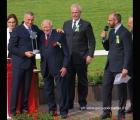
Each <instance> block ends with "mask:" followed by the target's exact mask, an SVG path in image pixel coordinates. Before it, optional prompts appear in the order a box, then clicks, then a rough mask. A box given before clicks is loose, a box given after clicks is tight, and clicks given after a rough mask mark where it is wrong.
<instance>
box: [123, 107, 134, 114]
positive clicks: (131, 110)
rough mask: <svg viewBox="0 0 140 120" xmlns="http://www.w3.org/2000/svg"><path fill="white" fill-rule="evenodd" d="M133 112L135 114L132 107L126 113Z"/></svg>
mask: <svg viewBox="0 0 140 120" xmlns="http://www.w3.org/2000/svg"><path fill="white" fill-rule="evenodd" d="M132 112H133V109H132V108H131V107H130V108H129V109H128V110H126V111H125V113H132Z"/></svg>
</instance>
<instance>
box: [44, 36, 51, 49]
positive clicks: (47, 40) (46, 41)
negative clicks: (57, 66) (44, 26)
mask: <svg viewBox="0 0 140 120" xmlns="http://www.w3.org/2000/svg"><path fill="white" fill-rule="evenodd" d="M49 39H50V35H49V34H47V39H45V46H46V47H48V42H49Z"/></svg>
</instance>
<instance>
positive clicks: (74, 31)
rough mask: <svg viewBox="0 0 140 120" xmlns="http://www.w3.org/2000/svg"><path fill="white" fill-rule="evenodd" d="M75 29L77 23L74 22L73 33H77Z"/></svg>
mask: <svg viewBox="0 0 140 120" xmlns="http://www.w3.org/2000/svg"><path fill="white" fill-rule="evenodd" d="M75 29H76V21H74V25H73V28H72V31H73V33H74V32H75Z"/></svg>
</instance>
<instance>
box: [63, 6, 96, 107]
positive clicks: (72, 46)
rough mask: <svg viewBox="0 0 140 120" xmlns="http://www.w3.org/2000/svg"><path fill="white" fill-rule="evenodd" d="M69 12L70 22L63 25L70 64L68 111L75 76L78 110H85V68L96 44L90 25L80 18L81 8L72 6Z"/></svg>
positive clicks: (86, 84) (72, 105)
mask: <svg viewBox="0 0 140 120" xmlns="http://www.w3.org/2000/svg"><path fill="white" fill-rule="evenodd" d="M70 10H71V16H72V20H68V21H66V22H65V23H64V25H63V32H64V33H65V34H66V39H67V44H68V47H69V51H70V62H69V65H68V82H69V84H68V85H69V86H68V93H69V94H68V95H69V109H73V107H74V97H75V78H76V74H77V76H78V99H79V100H78V103H79V105H80V108H79V109H80V110H85V109H86V105H87V101H86V97H87V94H88V79H87V67H88V65H89V64H90V63H91V61H92V58H93V56H94V50H95V43H96V42H95V37H94V34H93V29H92V26H91V23H90V22H88V21H85V20H83V19H81V18H80V16H81V13H82V10H81V6H80V5H78V4H73V5H72V6H71V8H70ZM60 31H61V30H60Z"/></svg>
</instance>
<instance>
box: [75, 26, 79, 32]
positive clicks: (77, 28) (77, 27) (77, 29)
mask: <svg viewBox="0 0 140 120" xmlns="http://www.w3.org/2000/svg"><path fill="white" fill-rule="evenodd" d="M79 27H80V24H79V25H77V26H76V29H75V32H79Z"/></svg>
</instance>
